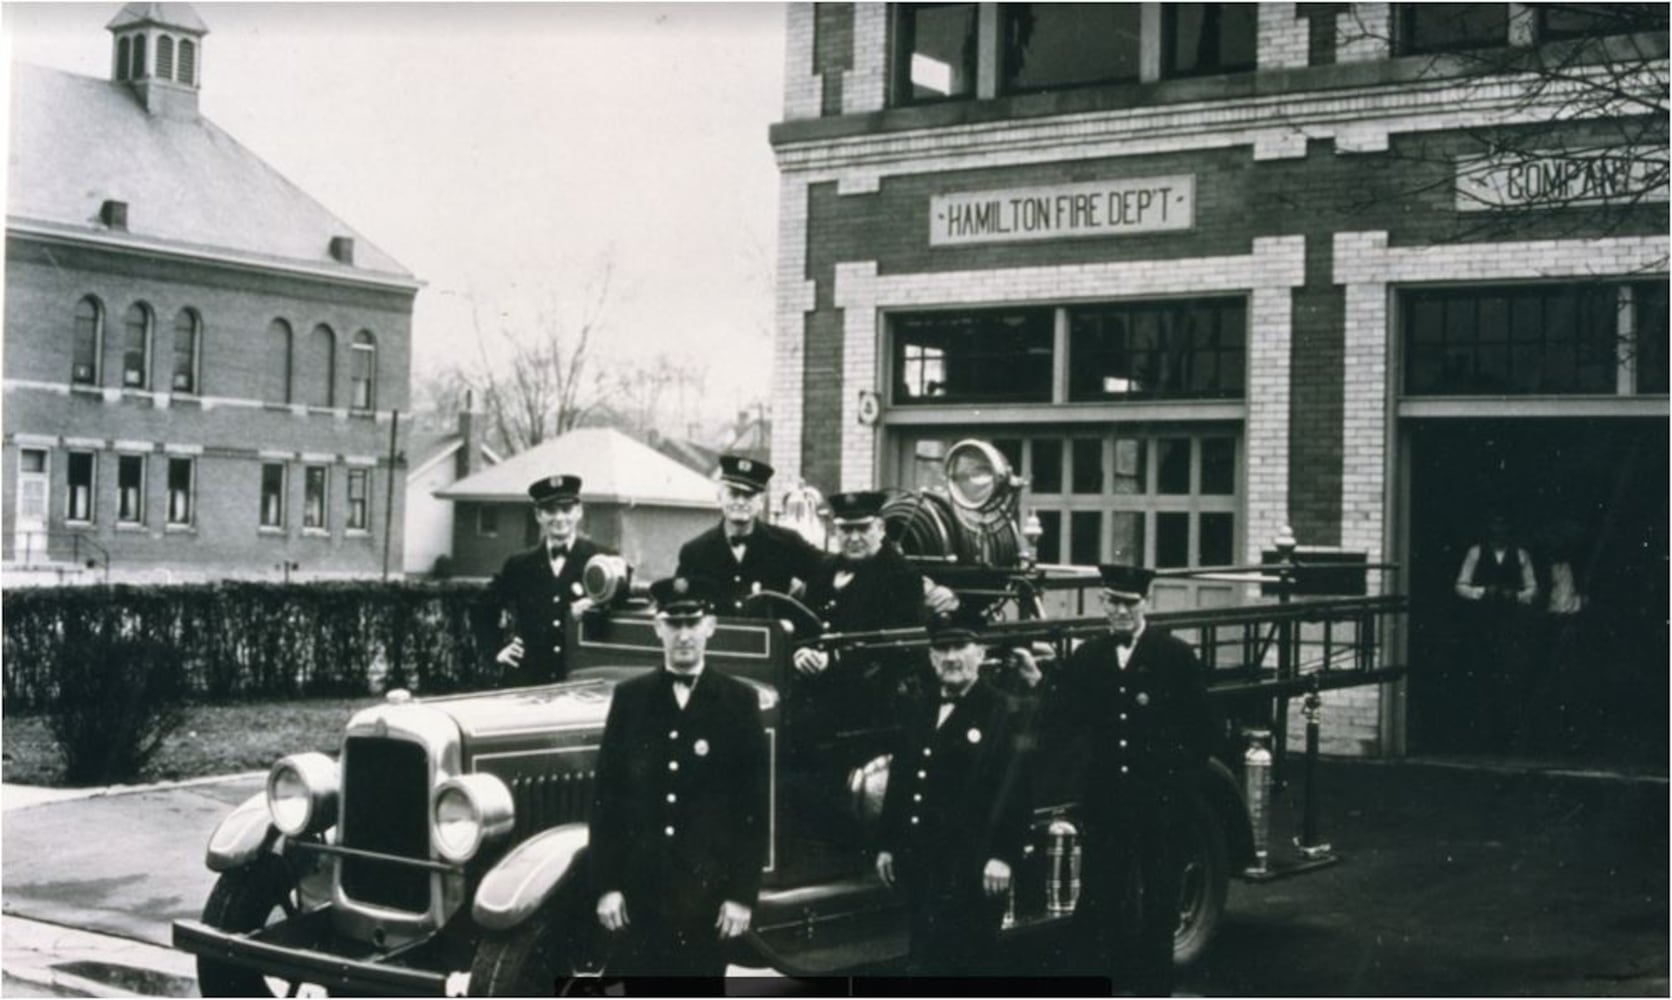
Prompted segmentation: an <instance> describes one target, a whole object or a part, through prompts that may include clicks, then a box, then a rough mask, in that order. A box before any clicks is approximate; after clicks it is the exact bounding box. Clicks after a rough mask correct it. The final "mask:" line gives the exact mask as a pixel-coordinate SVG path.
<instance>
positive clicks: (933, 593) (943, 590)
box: [923, 577, 958, 615]
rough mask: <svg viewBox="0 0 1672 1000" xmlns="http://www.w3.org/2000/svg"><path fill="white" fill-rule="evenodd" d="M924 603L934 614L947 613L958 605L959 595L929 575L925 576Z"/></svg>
mask: <svg viewBox="0 0 1672 1000" xmlns="http://www.w3.org/2000/svg"><path fill="white" fill-rule="evenodd" d="M923 603H924V605H925V606H927V607H928V609H929V613H930V614H932V615H940V614H946V613H947V612H949V611H952V610H954V609H956V608H957V607H958V595H957V594H955V593H953V592H952V588H950V587H943V586H941V585H940V584H938V583H936V582H935V581H933V580H931V579H929V578H928V577H924V578H923Z"/></svg>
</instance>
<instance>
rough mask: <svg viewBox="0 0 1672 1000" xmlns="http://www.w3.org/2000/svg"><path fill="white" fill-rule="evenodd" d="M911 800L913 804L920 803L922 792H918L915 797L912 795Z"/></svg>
mask: <svg viewBox="0 0 1672 1000" xmlns="http://www.w3.org/2000/svg"><path fill="white" fill-rule="evenodd" d="M911 800H912V801H913V802H922V801H923V793H922V792H918V793H917V794H916V795H913V796H912V797H911Z"/></svg>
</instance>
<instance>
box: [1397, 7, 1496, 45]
mask: <svg viewBox="0 0 1672 1000" xmlns="http://www.w3.org/2000/svg"><path fill="white" fill-rule="evenodd" d="M1398 18H1399V21H1398V25H1399V52H1400V54H1401V55H1416V54H1419V53H1424V52H1456V51H1459V50H1462V49H1483V48H1490V47H1492V46H1495V45H1504V44H1507V43H1508V41H1509V5H1508V4H1502V3H1407V4H1400V5H1399V12H1398Z"/></svg>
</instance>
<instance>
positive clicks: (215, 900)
mask: <svg viewBox="0 0 1672 1000" xmlns="http://www.w3.org/2000/svg"><path fill="white" fill-rule="evenodd" d="M299 905H300V901H299V897H298V895H297V890H296V885H295V883H294V882H293V881H292V879H291V877H290V872H289V871H288V870H287V869H286V868H285V865H284V862H283V861H281V860H279V859H278V858H276V857H273V856H271V855H267V856H264V857H262V858H261V859H260V860H258V861H256V862H255V863H254V864H251V865H248V866H246V867H244V868H239V869H237V870H235V871H229V872H226V873H224V874H222V875H221V877H220V878H219V879H217V880H216V881H215V888H214V889H213V890H212V891H211V892H210V893H209V901H208V902H207V903H205V904H203V922H204V923H206V924H208V925H209V926H210V927H213V928H215V929H217V930H223V931H233V932H236V933H239V934H247V933H249V932H250V931H256V930H260V929H261V928H263V927H268V926H271V925H273V924H276V923H279V922H281V921H283V920H288V919H290V918H292V917H295V916H296V915H297V914H298V913H299V912H300V909H299ZM197 985H198V991H199V992H201V993H202V994H203V995H204V996H206V997H321V996H327V995H328V994H327V993H326V991H325V988H324V987H323V986H321V985H319V984H317V983H304V982H291V981H289V980H285V979H278V978H275V977H273V976H264V975H262V974H261V973H260V972H257V971H256V970H254V969H247V968H244V967H243V966H238V965H230V964H228V963H225V962H221V961H217V960H215V959H212V958H207V957H204V956H201V955H200V956H198V960H197Z"/></svg>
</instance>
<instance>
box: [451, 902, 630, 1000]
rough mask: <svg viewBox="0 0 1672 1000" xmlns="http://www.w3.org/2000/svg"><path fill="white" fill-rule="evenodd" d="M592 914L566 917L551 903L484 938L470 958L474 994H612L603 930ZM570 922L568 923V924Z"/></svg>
mask: <svg viewBox="0 0 1672 1000" xmlns="http://www.w3.org/2000/svg"><path fill="white" fill-rule="evenodd" d="M589 920H590V914H580V913H575V914H572V915H570V916H569V917H568V919H567V920H565V919H564V914H562V913H561V912H560V911H559V909H558V908H557V907H552V906H548V907H546V908H545V909H543V910H541V911H540V912H538V913H536V914H534V915H533V916H531V917H529V918H528V919H527V920H525V921H523V922H522V923H521V924H519V925H518V926H516V927H514V928H512V929H510V930H508V931H505V932H503V933H498V934H493V935H490V936H488V937H485V938H483V939H482V941H481V943H480V944H478V945H477V947H476V957H475V959H474V960H473V961H472V962H471V964H470V995H471V996H477V997H531V996H541V997H549V996H553V995H554V991H555V995H556V996H606V995H608V994H609V993H610V991H611V986H612V981H611V980H610V979H608V978H606V974H607V971H608V970H607V968H606V965H607V962H605V961H604V960H603V957H604V951H603V948H602V941H601V939H602V936H603V931H602V930H601V929H600V930H598V931H597V932H596V933H593V932H592V928H593V927H595V926H596V923H595V922H592V923H589V924H587V926H586V927H585V928H584V929H576V928H575V927H574V925H575V924H576V923H577V922H587V921H589ZM564 925H568V928H566V927H565V926H564Z"/></svg>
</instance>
